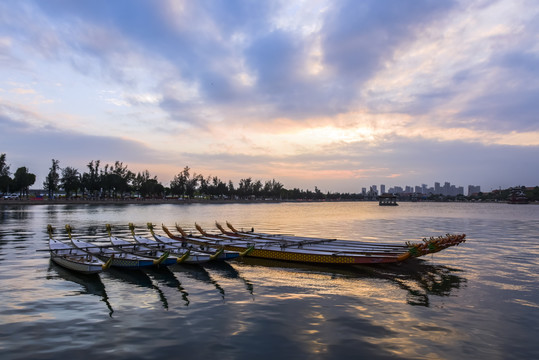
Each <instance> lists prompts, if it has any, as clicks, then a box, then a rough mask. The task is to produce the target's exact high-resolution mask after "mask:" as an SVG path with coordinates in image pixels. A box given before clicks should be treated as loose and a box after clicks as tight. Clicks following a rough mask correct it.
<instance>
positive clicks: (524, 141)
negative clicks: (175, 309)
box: [0, 0, 539, 192]
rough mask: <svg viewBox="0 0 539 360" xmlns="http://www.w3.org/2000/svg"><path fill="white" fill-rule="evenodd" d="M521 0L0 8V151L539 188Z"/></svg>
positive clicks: (533, 72)
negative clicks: (536, 186) (537, 186)
mask: <svg viewBox="0 0 539 360" xmlns="http://www.w3.org/2000/svg"><path fill="white" fill-rule="evenodd" d="M538 15H539V4H538V3H537V2H536V1H534V0H521V1H518V0H517V1H514V0H498V1H496V0H493V1H483V0H470V1H449V0H448V1H437V0H414V1H402V0H384V1H380V0H376V1H374V0H372V1H351V0H350V1H339V0H334V1H329V0H328V1H325V0H310V1H172V0H170V1H143V0H125V1H122V0H115V1H105V0H102V1H68V0H65V1H64V0H57V1H54V0H41V1H26V0H18V1H15V0H12V1H10V0H7V1H2V2H0V64H1V66H0V153H6V154H7V161H8V163H9V164H10V165H11V170H12V172H14V171H15V170H16V168H18V167H20V166H27V167H28V168H29V170H30V171H31V172H33V173H35V174H36V175H37V176H38V180H37V184H36V185H41V183H42V182H43V180H44V176H45V175H46V173H47V171H48V168H49V167H50V164H51V159H53V158H54V159H58V160H60V166H61V167H65V166H71V167H76V168H78V169H79V170H80V171H81V172H83V171H86V170H87V169H86V164H88V163H89V162H90V161H91V160H101V162H102V163H103V164H104V163H109V164H112V163H114V162H115V161H116V160H119V161H122V162H123V163H124V165H127V166H128V167H129V169H131V170H132V171H142V170H145V169H148V170H149V171H150V173H151V174H152V175H157V176H158V179H159V180H160V181H161V182H162V183H163V184H165V185H167V184H168V182H169V181H170V180H171V179H172V178H173V177H174V175H176V174H178V173H179V172H180V171H181V170H182V169H183V167H184V166H186V165H187V166H189V167H191V169H192V171H194V172H196V173H201V174H203V175H206V176H208V175H212V176H218V177H220V178H221V179H222V180H229V179H230V180H233V181H234V182H236V183H237V181H239V179H241V178H246V177H253V178H254V179H260V180H262V181H265V180H270V179H273V178H275V179H277V180H279V181H281V182H282V183H283V184H284V185H285V187H287V188H293V187H299V188H303V189H314V186H317V187H318V188H319V189H321V190H322V191H332V192H337V191H338V192H360V191H361V188H362V187H368V186H369V185H372V184H378V185H379V184H386V186H388V187H389V186H395V185H398V186H405V185H419V184H422V183H426V184H429V185H430V186H432V185H433V183H434V182H435V181H437V182H442V183H443V182H445V181H450V182H451V183H452V184H456V185H462V186H467V185H468V184H474V185H481V187H482V190H483V191H489V190H491V189H497V188H499V187H502V188H505V187H509V186H515V185H527V186H535V185H539V163H538V161H537V158H538V155H539V115H538V114H539V81H538V79H539V76H538V75H539V37H538V35H537V34H539V22H538V21H537V19H538V18H539V17H538Z"/></svg>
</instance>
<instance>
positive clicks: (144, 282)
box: [107, 267, 168, 310]
mask: <svg viewBox="0 0 539 360" xmlns="http://www.w3.org/2000/svg"><path fill="white" fill-rule="evenodd" d="M107 274H109V275H111V277H112V278H114V279H115V280H119V281H121V282H124V283H127V284H129V285H134V286H137V287H140V288H147V289H152V290H155V292H156V293H157V295H158V297H159V300H160V302H161V304H162V305H163V308H164V309H165V310H168V300H167V298H166V296H165V294H164V293H163V291H162V290H161V289H160V288H159V287H158V286H157V285H155V284H154V283H153V281H152V279H150V277H149V276H148V274H146V273H145V272H144V271H142V270H139V269H129V270H128V271H126V270H124V269H115V268H114V267H111V268H109V269H108V270H107Z"/></svg>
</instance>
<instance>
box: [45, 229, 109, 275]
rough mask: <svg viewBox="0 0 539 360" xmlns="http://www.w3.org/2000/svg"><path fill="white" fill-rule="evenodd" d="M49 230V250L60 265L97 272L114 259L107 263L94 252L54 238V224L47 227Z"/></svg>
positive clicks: (107, 266) (81, 271)
mask: <svg viewBox="0 0 539 360" xmlns="http://www.w3.org/2000/svg"><path fill="white" fill-rule="evenodd" d="M47 229H48V232H49V251H50V254H51V259H52V261H54V262H55V263H57V264H58V265H60V266H63V267H65V268H67V269H70V270H74V271H77V272H80V273H83V274H97V273H99V272H101V271H103V270H106V269H108V268H109V267H110V265H111V262H112V259H109V261H107V262H106V263H105V262H103V261H101V260H100V259H98V258H97V257H95V256H94V255H92V254H88V253H86V252H84V251H82V250H80V249H77V248H75V247H73V246H72V245H69V244H66V243H64V242H62V241H59V240H55V239H53V238H52V226H51V225H49V226H48V227H47Z"/></svg>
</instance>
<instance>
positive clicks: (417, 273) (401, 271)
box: [238, 257, 467, 307]
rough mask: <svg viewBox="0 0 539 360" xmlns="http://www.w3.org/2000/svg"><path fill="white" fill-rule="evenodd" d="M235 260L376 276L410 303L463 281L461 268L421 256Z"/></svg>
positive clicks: (420, 303) (349, 275)
mask: <svg viewBox="0 0 539 360" xmlns="http://www.w3.org/2000/svg"><path fill="white" fill-rule="evenodd" d="M238 262H239V263H242V264H245V265H250V266H265V267H275V268H283V269H288V270H290V269H296V270H297V271H298V272H311V273H318V274H329V275H330V276H331V277H332V278H337V277H345V278H347V279H354V278H357V279H380V280H385V281H388V282H390V283H392V284H395V285H396V286H398V287H399V288H400V289H402V290H405V291H407V294H406V302H407V304H409V305H412V306H425V307H429V306H430V300H429V296H440V297H446V296H450V295H451V292H452V291H454V290H455V289H459V288H460V287H461V286H463V285H464V284H466V281H467V280H466V278H465V277H463V276H462V275H461V274H462V272H463V271H462V270H460V269H456V268H450V267H448V266H444V265H432V264H429V263H428V262H427V261H425V260H422V259H411V260H409V261H407V262H404V263H399V264H377V265H375V266H372V265H344V266H343V265H316V264H304V263H294V262H286V261H280V260H270V259H257V258H250V257H244V258H243V259H241V260H238Z"/></svg>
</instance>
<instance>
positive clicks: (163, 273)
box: [143, 266, 190, 306]
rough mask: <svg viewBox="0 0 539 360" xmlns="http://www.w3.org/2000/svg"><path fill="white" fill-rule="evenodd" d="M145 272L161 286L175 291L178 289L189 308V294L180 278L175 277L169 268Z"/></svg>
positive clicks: (150, 269) (148, 269)
mask: <svg viewBox="0 0 539 360" xmlns="http://www.w3.org/2000/svg"><path fill="white" fill-rule="evenodd" d="M143 271H144V272H145V273H146V274H148V275H149V276H150V277H151V278H153V279H154V280H155V281H156V282H158V283H159V284H163V285H165V286H168V287H170V288H173V289H178V291H179V292H180V293H181V294H182V299H183V301H184V303H185V306H189V303H190V301H189V293H188V292H187V291H186V290H185V289H184V287H183V286H182V284H181V282H180V280H178V278H177V277H176V276H174V273H173V272H172V271H170V269H169V268H168V267H166V266H161V267H158V268H156V267H151V268H147V269H144V270H143Z"/></svg>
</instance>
